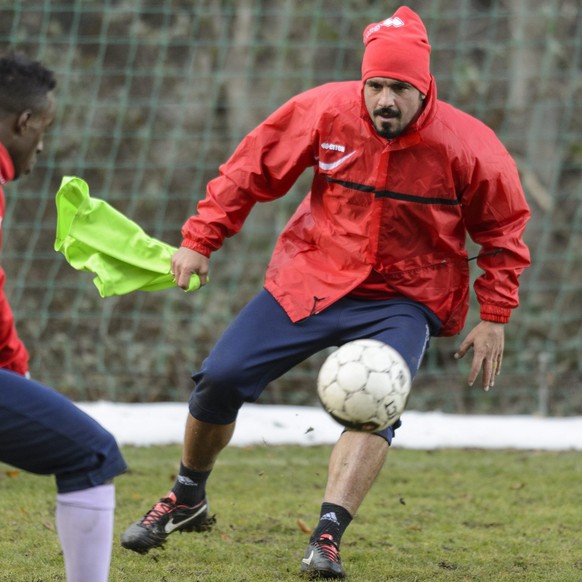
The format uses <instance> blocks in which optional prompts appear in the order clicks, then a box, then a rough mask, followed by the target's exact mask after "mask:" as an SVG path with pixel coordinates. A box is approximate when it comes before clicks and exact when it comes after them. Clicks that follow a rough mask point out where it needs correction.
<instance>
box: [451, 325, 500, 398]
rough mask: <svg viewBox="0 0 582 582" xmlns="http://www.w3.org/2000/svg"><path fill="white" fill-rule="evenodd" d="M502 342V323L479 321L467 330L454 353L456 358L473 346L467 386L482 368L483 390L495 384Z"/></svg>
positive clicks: (473, 380)
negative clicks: (465, 335) (467, 332)
mask: <svg viewBox="0 0 582 582" xmlns="http://www.w3.org/2000/svg"><path fill="white" fill-rule="evenodd" d="M504 344H505V327H504V324H503V323H494V322H493V321H481V322H480V323H478V324H477V325H476V326H475V327H474V328H473V329H472V330H471V331H470V332H469V334H468V335H467V337H466V338H465V339H464V340H463V341H462V342H461V345H460V346H459V349H458V350H457V353H456V354H455V359H457V360H458V359H460V358H462V357H463V356H464V355H465V354H466V353H467V352H468V351H469V348H471V347H472V348H473V362H472V363H471V371H470V372H469V386H473V383H474V382H475V380H476V379H477V376H478V375H479V371H480V370H481V369H483V383H482V386H483V390H485V391H487V390H489V388H492V387H493V386H494V385H495V376H498V375H499V373H500V372H501V363H502V360H503V349H504Z"/></svg>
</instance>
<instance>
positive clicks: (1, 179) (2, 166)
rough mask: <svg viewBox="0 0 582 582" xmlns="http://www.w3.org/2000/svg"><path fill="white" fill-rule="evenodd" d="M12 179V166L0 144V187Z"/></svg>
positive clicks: (10, 159) (5, 150) (8, 156)
mask: <svg viewBox="0 0 582 582" xmlns="http://www.w3.org/2000/svg"><path fill="white" fill-rule="evenodd" d="M13 178H14V164H13V163H12V158H11V157H10V155H9V154H8V151H7V149H6V148H5V147H4V146H3V145H2V144H1V143H0V186H1V185H2V184H6V182H10V180H12V179H13Z"/></svg>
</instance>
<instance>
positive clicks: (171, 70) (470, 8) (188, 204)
mask: <svg viewBox="0 0 582 582" xmlns="http://www.w3.org/2000/svg"><path fill="white" fill-rule="evenodd" d="M408 5H410V6H411V7H412V8H413V9H416V10H418V11H419V12H420V13H421V15H422V16H423V19H424V20H425V22H426V25H427V28H428V30H429V36H430V40H431V43H432V45H433V58H432V67H433V72H434V74H435V76H436V78H437V82H438V88H439V96H440V97H441V98H443V99H445V100H448V101H450V102H451V103H453V104H454V105H456V106H458V107H460V108H462V109H465V110H466V111H468V112H469V113H471V114H473V115H475V116H477V117H479V118H480V119H482V120H483V121H485V122H486V123H487V124H489V125H490V126H491V127H493V129H495V131H496V132H497V133H498V134H499V136H500V137H501V139H502V140H503V141H504V143H505V144H506V145H507V147H508V149H509V150H510V151H511V153H512V154H513V155H514V157H515V159H516V160H517V163H518V165H519V169H520V172H521V176H522V179H523V183H524V187H525V190H526V194H527V196H528V198H529V200H530V203H531V206H532V211H533V215H534V217H533V220H532V222H531V226H530V228H529V230H528V232H527V242H528V243H529V245H530V246H531V249H532V253H533V258H534V264H533V266H532V268H531V269H530V270H529V271H528V272H527V273H526V274H525V275H524V277H523V285H522V293H521V298H522V306H521V308H520V309H519V310H518V312H517V313H516V314H515V316H514V319H513V321H512V323H511V325H510V326H508V330H507V349H506V358H505V364H504V374H503V376H501V377H500V379H499V381H498V385H497V389H496V390H495V392H494V393H493V394H492V395H486V396H485V395H482V394H481V393H480V392H479V391H478V390H476V389H473V390H467V389H466V387H465V377H466V373H467V371H468V364H467V363H465V362H463V363H461V365H460V366H459V364H457V363H456V362H454V361H453V360H452V358H451V354H452V352H453V351H454V347H455V346H456V344H457V343H458V341H459V339H458V338H452V339H442V340H435V341H433V343H432V346H431V349H430V350H429V353H428V355H427V358H426V361H425V365H424V368H423V372H422V373H421V375H420V376H419V378H418V380H417V383H416V387H415V391H414V394H413V396H412V401H411V406H413V407H415V408H441V409H444V410H467V411H474V410H478V411H504V412H532V411H536V410H538V408H539V407H541V404H540V402H539V401H538V391H539V392H540V394H541V393H542V392H543V391H544V390H546V388H549V390H550V411H551V412H554V413H557V414H571V413H582V390H580V388H582V363H581V345H582V250H581V249H582V204H581V201H582V75H581V71H582V10H581V7H580V3H579V1H578V0H545V1H541V0H515V1H512V2H504V1H501V0H432V1H428V0H426V1H416V2H415V1H410V2H408ZM397 6H398V3H396V2H387V1H385V0H382V1H375V0H349V1H347V0H344V1H342V2H337V1H336V0H313V1H302V2H296V1H293V0H241V1H236V2H235V1H234V0H232V1H230V0H206V1H186V0H183V1H178V0H172V1H170V0H142V1H139V0H132V1H131V2H128V1H121V0H119V1H113V0H108V1H103V0H100V1H99V2H96V1H92V0H82V1H81V0H76V1H74V0H69V1H60V2H59V1H56V0H53V1H50V0H46V1H39V0H36V1H35V0H27V2H0V50H1V51H2V52H4V51H5V50H6V49H8V48H10V47H12V48H18V49H22V50H25V51H26V52H28V53H29V54H30V55H31V56H33V57H35V58H39V59H41V60H42V61H43V62H44V63H46V64H47V65H48V66H50V67H51V68H52V69H54V70H55V72H56V73H57V76H58V80H59V88H58V98H59V102H58V112H57V119H56V122H55V125H54V128H53V129H52V130H51V132H50V135H49V136H47V139H46V142H45V153H44V155H43V156H42V158H41V160H40V163H39V164H38V167H37V169H36V170H35V172H34V173H33V174H32V175H31V176H29V177H26V178H24V179H22V180H21V181H20V182H17V183H14V184H10V185H8V187H7V188H6V194H7V199H8V207H7V216H6V219H5V225H4V229H5V233H4V249H3V257H2V264H3V266H4V268H5V270H6V272H7V275H8V286H7V292H8V294H9V296H10V299H11V301H12V305H13V307H14V310H15V313H16V316H17V319H18V321H19V328H20V333H21V336H22V337H23V339H24V340H25V342H26V343H27V345H28V347H29V349H30V351H31V354H32V362H31V366H32V373H33V375H34V376H35V377H37V378H39V379H42V380H43V381H45V382H47V383H49V384H52V385H54V386H56V387H57V388H59V389H61V390H62V391H64V392H65V393H67V394H69V395H71V396H72V397H73V398H76V399H83V400H85V399H95V398H108V399H115V400H121V401H143V400H150V401H151V400H167V399H185V398H186V396H187V394H188V393H189V391H190V388H191V383H190V379H189V374H190V372H191V371H192V370H193V369H195V368H196V367H197V366H198V365H199V364H200V362H201V360H202V358H203V357H204V356H205V354H206V353H207V351H208V349H209V347H210V346H211V345H212V343H213V342H214V340H215V339H216V338H217V337H218V335H219V334H220V333H221V331H222V330H223V328H224V326H225V325H226V324H227V323H228V322H229V320H230V319H231V317H232V316H233V314H234V313H236V312H237V311H238V309H239V308H240V307H241V306H242V305H243V304H244V303H245V302H246V301H247V300H248V299H249V298H250V297H251V296H252V295H253V294H254V293H255V292H256V291H257V290H258V289H259V288H260V286H261V283H262V277H263V272H264V269H265V266H266V264H267V261H268V257H269V255H270V252H271V249H272V247H273V244H274V241H275V237H276V235H277V233H278V232H279V230H280V229H281V228H282V226H283V225H284V224H285V222H286V220H287V218H288V217H289V216H290V214H291V212H292V211H293V209H294V207H295V206H296V204H297V203H298V201H299V200H300V199H301V197H302V196H303V194H304V192H305V188H306V186H307V184H308V176H305V177H302V178H301V180H300V181H299V183H298V184H297V185H296V186H295V187H294V188H293V190H292V191H291V192H290V193H289V195H288V196H286V197H285V198H284V199H282V200H280V201H278V202H276V203H272V204H268V205H261V206H259V207H257V208H256V209H255V211H254V212H253V214H252V215H251V217H250V219H249V221H248V223H247V225H246V227H245V229H244V230H243V232H242V233H241V234H240V235H238V236H237V237H236V238H235V239H233V240H230V241H227V244H226V246H225V248H224V249H223V250H221V251H220V252H219V253H217V254H216V255H215V256H214V257H213V259H212V263H211V267H212V272H211V275H212V283H211V285H209V286H208V287H206V288H205V289H203V290H202V291H200V292H198V293H196V294H194V295H185V294H184V293H182V292H181V291H179V290H168V291H163V292H159V293H155V294H146V293H136V294H134V295H131V296H126V297H118V298H108V299H101V298H100V297H99V294H98V293H97V290H96V289H95V287H94V286H93V283H92V281H91V279H92V278H91V276H90V275H88V274H83V273H78V272H75V271H73V270H72V269H71V267H69V266H68V265H67V264H66V263H65V261H64V259H63V257H62V256H60V255H58V254H57V253H55V252H54V250H53V242H54V235H55V224H56V210H55V205H54V195H55V193H56V191H57V189H58V186H59V184H60V181H61V178H62V176H65V175H75V176H80V177H82V178H84V179H85V180H86V181H87V182H88V183H89V185H90V188H91V193H92V195H93V196H95V197H99V198H102V199H104V200H106V201H108V202H109V203H110V204H112V205H113V206H115V207H116V208H117V209H118V210H120V211H121V212H124V213H125V214H127V215H128V216H129V217H131V218H132V219H133V220H135V221H136V222H138V223H139V224H140V225H141V226H142V227H143V228H144V230H145V231H146V232H147V233H148V234H150V235H151V236H153V237H156V238H159V239H161V240H164V241H166V242H167V243H169V244H172V245H178V244H179V243H180V227H181V225H182V223H183V222H184V220H185V219H186V218H187V217H188V216H189V215H190V214H192V213H193V212H194V209H195V205H196V202H197V201H198V200H199V199H200V198H201V197H202V196H203V194H204V189H205V184H206V182H207V181H208V180H209V179H211V178H212V177H214V176H215V175H216V173H217V169H218V166H219V165H220V164H221V163H222V162H223V161H224V160H225V159H226V158H227V157H228V155H229V154H230V153H231V152H232V150H233V149H234V147H235V146H236V144H237V143H238V141H239V140H240V139H241V137H242V136H244V134H245V133H246V132H247V131H248V130H250V129H251V128H252V127H254V126H255V125H256V124H257V123H259V122H260V121H261V120H262V119H263V118H264V117H265V116H266V115H267V114H269V113H270V112H271V111H273V110H274V109H275V108H276V107H278V106H279V105H280V104H282V103H283V102H284V101H285V100H286V99H288V98H289V97H291V96H292V95H293V94H295V93H297V92H298V91H302V90H304V89H307V88H310V87H312V86H314V85H317V84H321V83H324V82H327V81H332V80H342V79H354V78H358V77H359V71H360V60H361V55H362V50H363V47H362V43H361V33H362V30H363V28H364V26H365V25H366V24H367V23H369V22H371V21H377V20H380V19H382V18H385V17H387V16H389V15H391V14H392V13H393V12H394V10H395V9H396V8H397ZM475 321H476V311H475V309H473V311H472V312H471V319H470V322H469V325H471V324H473V323H475ZM323 356H324V355H323V354H321V355H319V356H317V357H314V358H313V359H312V360H310V361H308V362H306V363H305V364H304V365H302V366H300V367H299V368H297V369H296V370H294V371H293V372H290V373H289V374H287V375H286V376H285V377H284V378H282V379H281V380H279V381H278V382H276V383H275V384H274V385H273V386H272V387H271V388H270V389H269V390H268V391H267V393H266V394H265V397H264V400H263V401H271V402H273V401H275V402H287V403H313V398H314V390H313V383H314V374H315V370H316V369H317V367H318V366H319V364H320V363H321V361H322V358H323ZM542 412H543V410H542Z"/></svg>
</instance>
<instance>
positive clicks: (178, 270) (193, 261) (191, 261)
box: [171, 247, 210, 289]
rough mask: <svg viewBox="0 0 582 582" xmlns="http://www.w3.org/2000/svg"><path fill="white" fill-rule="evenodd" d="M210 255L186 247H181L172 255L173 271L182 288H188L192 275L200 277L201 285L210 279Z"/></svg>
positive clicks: (177, 283) (177, 282)
mask: <svg viewBox="0 0 582 582" xmlns="http://www.w3.org/2000/svg"><path fill="white" fill-rule="evenodd" d="M209 262H210V260H209V258H208V257H205V256H204V255H201V254H200V253H197V252H196V251H193V250H192V249H189V248H186V247H180V248H179V249H178V250H177V251H176V252H175V253H174V255H173V256H172V266H171V272H172V275H174V279H175V280H176V285H178V287H181V288H182V289H188V286H189V285H190V277H191V276H192V275H194V274H196V275H198V277H199V278H200V286H204V285H206V283H207V281H208V264H209Z"/></svg>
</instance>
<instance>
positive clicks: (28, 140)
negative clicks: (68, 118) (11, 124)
mask: <svg viewBox="0 0 582 582" xmlns="http://www.w3.org/2000/svg"><path fill="white" fill-rule="evenodd" d="M54 117H55V102H54V96H53V95H52V93H49V94H48V96H47V106H46V107H45V108H44V109H43V110H40V111H37V112H31V111H24V112H23V113H21V114H20V116H19V117H18V120H17V122H16V125H15V129H14V131H13V135H12V138H11V139H10V141H9V143H5V144H4V145H5V146H6V149H7V150H8V153H9V154H10V157H11V158H12V163H13V164H14V178H15V179H16V178H18V177H20V176H22V175H23V174H28V173H29V172H30V171H31V170H32V168H33V167H34V165H35V164H36V159H37V156H38V154H40V153H41V152H42V150H43V147H44V144H43V138H44V133H45V131H46V130H47V128H48V127H49V125H51V123H52V122H53V119H54Z"/></svg>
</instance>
